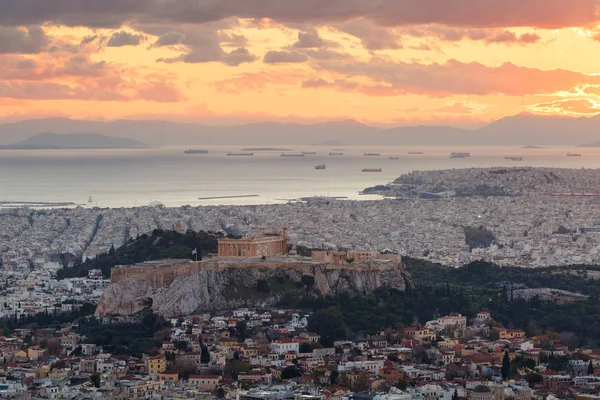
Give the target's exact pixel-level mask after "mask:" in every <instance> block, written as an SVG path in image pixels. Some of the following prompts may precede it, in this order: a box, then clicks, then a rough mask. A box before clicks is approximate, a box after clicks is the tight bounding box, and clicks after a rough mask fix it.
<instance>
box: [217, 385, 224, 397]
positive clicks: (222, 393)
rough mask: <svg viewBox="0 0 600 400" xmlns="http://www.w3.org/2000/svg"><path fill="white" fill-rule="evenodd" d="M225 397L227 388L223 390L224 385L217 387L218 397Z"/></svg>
mask: <svg viewBox="0 0 600 400" xmlns="http://www.w3.org/2000/svg"><path fill="white" fill-rule="evenodd" d="M224 398H225V390H223V388H222V387H220V388H218V389H217V399H224Z"/></svg>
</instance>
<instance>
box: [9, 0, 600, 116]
mask: <svg viewBox="0 0 600 400" xmlns="http://www.w3.org/2000/svg"><path fill="white" fill-rule="evenodd" d="M598 6H599V2H598V1H597V0H575V1H574V0H521V1H516V0H514V1H513V0H484V1H482V0H452V1H451V0H373V1H365V0H327V1H326V2H323V1H318V0H144V1H137V0H107V1H102V2H89V1H86V0H64V1H58V0H44V1H42V0H39V1H38V0H23V1H21V0H20V1H19V2H12V1H9V2H2V3H0V118H2V119H6V120H15V119H24V118H33V117H42V116H44V117H46V116H66V117H72V118H95V119H97V118H104V119H117V118H164V119H172V120H185V121H197V122H210V123H238V122H250V121H264V120H270V119H274V120H289V121H300V122H310V121H320V120H328V119H345V118H353V119H357V120H359V121H362V122H367V123H372V124H381V125H394V124H448V125H455V126H478V125H482V124H483V123H485V122H488V121H491V120H494V119H497V118H501V117H503V116H507V115H514V114H518V113H522V112H531V113H536V114H549V115H569V116H591V115H595V114H597V113H600V75H599V74H600V70H599V68H600V27H599V25H598V23H599V22H600V15H599V14H598Z"/></svg>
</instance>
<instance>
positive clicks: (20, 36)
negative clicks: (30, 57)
mask: <svg viewBox="0 0 600 400" xmlns="http://www.w3.org/2000/svg"><path fill="white" fill-rule="evenodd" d="M49 43H50V39H49V38H48V36H46V33H45V32H44V30H43V29H42V28H41V27H39V26H28V27H27V28H10V27H2V26H0V54H36V53H40V52H42V51H43V50H45V49H46V47H47V46H48V44H49Z"/></svg>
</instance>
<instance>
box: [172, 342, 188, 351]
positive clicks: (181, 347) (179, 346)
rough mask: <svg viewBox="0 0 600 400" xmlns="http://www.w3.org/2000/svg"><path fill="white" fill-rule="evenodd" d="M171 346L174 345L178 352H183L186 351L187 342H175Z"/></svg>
mask: <svg viewBox="0 0 600 400" xmlns="http://www.w3.org/2000/svg"><path fill="white" fill-rule="evenodd" d="M173 344H174V345H175V348H176V349H177V350H179V351H183V352H186V351H188V343H187V342H183V341H176V342H174V343H173Z"/></svg>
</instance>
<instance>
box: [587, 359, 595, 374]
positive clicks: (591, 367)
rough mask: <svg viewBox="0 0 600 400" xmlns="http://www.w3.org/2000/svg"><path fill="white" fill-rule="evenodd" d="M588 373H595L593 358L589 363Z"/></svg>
mask: <svg viewBox="0 0 600 400" xmlns="http://www.w3.org/2000/svg"><path fill="white" fill-rule="evenodd" d="M587 374H588V375H594V364H592V360H590V362H589V363H588V370H587Z"/></svg>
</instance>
